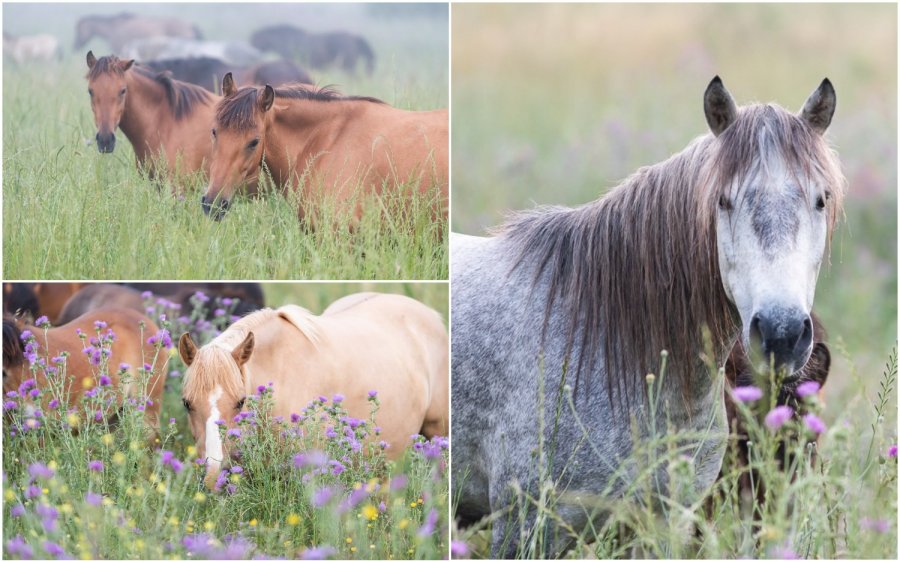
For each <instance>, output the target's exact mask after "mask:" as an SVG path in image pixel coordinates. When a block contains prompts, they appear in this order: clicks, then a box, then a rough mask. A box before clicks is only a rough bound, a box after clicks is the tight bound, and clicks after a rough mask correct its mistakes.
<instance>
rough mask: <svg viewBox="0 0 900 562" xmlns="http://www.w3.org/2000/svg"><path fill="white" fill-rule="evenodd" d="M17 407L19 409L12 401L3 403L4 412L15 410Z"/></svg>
mask: <svg viewBox="0 0 900 562" xmlns="http://www.w3.org/2000/svg"><path fill="white" fill-rule="evenodd" d="M18 407H19V405H18V404H17V403H15V402H13V401H12V400H7V401H6V402H4V403H3V409H4V410H15V409H16V408H18Z"/></svg>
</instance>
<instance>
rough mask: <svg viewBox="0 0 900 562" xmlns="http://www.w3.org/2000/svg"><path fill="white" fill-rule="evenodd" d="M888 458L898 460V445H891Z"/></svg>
mask: <svg viewBox="0 0 900 562" xmlns="http://www.w3.org/2000/svg"><path fill="white" fill-rule="evenodd" d="M887 456H888V457H890V458H892V459H896V458H897V445H896V444H894V445H891V446H890V447H889V448H888V450H887Z"/></svg>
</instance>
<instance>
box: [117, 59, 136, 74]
mask: <svg viewBox="0 0 900 562" xmlns="http://www.w3.org/2000/svg"><path fill="white" fill-rule="evenodd" d="M133 64H134V59H131V60H130V61H127V62H123V63H119V66H120V68H121V69H122V72H125V71H126V70H128V69H129V68H131V66H132V65H133Z"/></svg>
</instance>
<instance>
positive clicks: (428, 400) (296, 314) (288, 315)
mask: <svg viewBox="0 0 900 562" xmlns="http://www.w3.org/2000/svg"><path fill="white" fill-rule="evenodd" d="M178 351H179V352H180V353H181V358H182V359H183V360H184V363H185V364H186V365H188V370H187V372H186V373H185V378H184V386H183V389H182V396H183V398H184V404H185V407H186V408H187V410H188V418H189V422H190V426H191V432H192V433H193V434H194V439H196V441H197V450H198V455H199V457H200V458H206V459H207V467H208V468H207V476H206V483H207V485H212V483H214V482H215V479H216V476H217V475H218V472H219V469H220V466H221V464H222V462H223V460H224V459H225V458H226V457H227V455H228V453H229V451H228V450H227V448H224V449H223V443H222V440H221V439H220V437H219V431H218V429H217V426H216V421H217V420H219V419H220V418H221V419H222V420H224V421H225V424H226V425H227V426H229V427H230V426H233V425H234V421H233V418H234V416H235V415H236V414H237V413H238V412H239V411H240V410H241V409H242V408H243V406H244V399H245V398H246V397H247V396H248V395H249V394H251V393H252V390H251V389H254V388H256V387H257V385H265V384H268V383H269V382H272V383H274V387H273V388H274V398H275V406H274V411H273V412H272V414H273V415H275V416H284V417H285V418H287V417H288V416H290V414H291V413H298V412H300V411H301V410H302V409H303V408H304V407H305V406H306V405H307V404H309V402H311V401H312V400H315V399H316V398H317V397H318V396H332V395H333V394H335V393H340V394H343V395H344V396H345V397H346V398H345V400H344V406H345V407H346V408H347V410H348V411H349V413H350V415H351V416H355V417H360V418H366V417H368V415H369V409H370V405H369V404H368V401H367V397H368V392H369V391H372V390H374V391H377V392H378V396H379V398H380V399H381V407H380V409H379V411H378V413H377V414H376V420H375V421H376V424H377V425H379V426H380V427H381V428H382V437H383V439H384V440H385V441H386V442H387V443H389V445H390V446H389V448H388V450H387V452H388V456H389V457H391V458H396V457H398V456H399V455H401V454H402V453H403V450H404V448H405V447H406V446H407V445H408V444H409V443H410V435H412V434H415V433H422V434H423V435H425V436H426V437H432V436H434V435H446V433H447V429H448V427H447V426H448V421H447V420H448V415H449V412H448V402H447V399H448V390H447V378H448V376H449V372H448V369H449V367H448V363H447V361H448V352H447V330H446V328H445V327H444V324H443V322H442V321H441V318H440V316H439V315H438V314H437V313H436V312H435V311H434V310H432V309H430V308H428V307H427V306H425V305H423V304H421V303H419V302H418V301H415V300H412V299H410V298H407V297H403V296H399V295H382V294H374V293H358V294H354V295H350V296H347V297H344V298H342V299H339V300H337V301H335V302H334V303H333V304H332V305H331V306H329V307H328V308H327V309H326V310H325V312H323V313H322V315H321V316H314V315H313V314H311V313H310V312H309V311H307V310H305V309H303V308H300V307H298V306H294V305H288V306H283V307H281V308H279V309H278V310H272V309H265V310H261V311H258V312H255V313H253V314H251V315H249V316H246V317H244V318H243V319H241V320H239V321H238V322H236V323H234V324H232V325H231V327H230V328H228V329H227V330H226V331H224V332H222V334H221V335H219V336H218V337H217V338H215V339H214V340H213V341H212V342H210V343H209V344H207V345H205V346H203V347H202V348H200V349H197V348H196V347H195V345H194V342H193V341H192V340H191V337H190V336H189V335H188V334H184V335H183V336H182V337H181V341H180V342H179V345H178ZM298 358H302V361H298Z"/></svg>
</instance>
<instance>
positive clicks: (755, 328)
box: [750, 314, 763, 344]
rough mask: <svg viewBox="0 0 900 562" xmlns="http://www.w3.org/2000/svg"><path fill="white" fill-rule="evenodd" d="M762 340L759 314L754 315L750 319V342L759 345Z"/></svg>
mask: <svg viewBox="0 0 900 562" xmlns="http://www.w3.org/2000/svg"><path fill="white" fill-rule="evenodd" d="M762 340H763V336H762V333H761V332H760V331H759V314H754V315H753V318H751V319H750V341H751V342H753V343H754V344H759V343H761V342H762Z"/></svg>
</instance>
